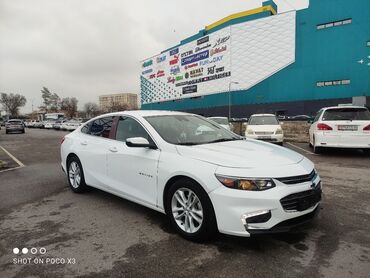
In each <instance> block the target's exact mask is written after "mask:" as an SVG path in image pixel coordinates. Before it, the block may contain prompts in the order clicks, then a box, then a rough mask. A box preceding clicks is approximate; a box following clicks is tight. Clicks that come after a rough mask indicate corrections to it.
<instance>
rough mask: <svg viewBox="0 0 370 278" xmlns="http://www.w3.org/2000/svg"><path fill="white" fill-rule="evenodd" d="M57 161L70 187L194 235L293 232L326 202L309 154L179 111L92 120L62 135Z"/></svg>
mask: <svg viewBox="0 0 370 278" xmlns="http://www.w3.org/2000/svg"><path fill="white" fill-rule="evenodd" d="M61 165H62V169H63V171H64V172H65V173H66V175H67V180H68V183H69V186H70V188H71V189H72V191H74V192H76V193H81V192H84V191H86V190H87V189H88V188H89V187H95V188H98V189H101V190H104V191H107V192H110V193H112V194H115V195H118V196H120V197H123V198H125V199H128V200H131V201H133V202H136V203H139V204H141V205H144V206H147V207H149V208H152V209H154V210H157V211H159V212H162V213H165V214H167V216H168V217H169V219H170V221H171V223H172V225H173V226H174V228H175V229H176V230H177V231H178V233H180V234H181V235H182V236H183V237H185V238H187V239H190V240H196V241H200V240H205V239H207V238H210V237H211V236H212V235H214V234H215V233H216V232H217V231H219V232H221V233H225V234H231V235H237V236H244V237H249V236H251V235H254V234H261V233H273V232H284V231H288V230H289V229H290V228H292V227H294V226H296V225H299V224H301V223H304V222H306V221H308V220H310V219H311V218H313V217H314V215H315V214H316V212H317V210H318V206H319V203H320V200H321V182H320V177H319V175H318V173H317V172H316V170H315V169H314V165H313V163H312V162H311V161H310V160H308V159H307V158H305V157H304V156H302V155H300V154H298V153H296V152H294V151H291V150H289V149H286V148H283V147H280V146H276V145H273V144H270V143H266V142H261V141H257V140H253V139H244V138H242V137H240V136H238V135H236V134H234V133H232V132H230V131H228V130H226V129H224V128H222V127H221V126H219V125H218V124H217V123H215V122H213V121H210V120H208V119H206V118H203V117H201V116H198V115H193V114H188V113H181V112H169V111H126V112H117V113H111V114H105V115H102V116H99V117H97V118H94V119H91V120H90V121H88V122H86V123H85V124H83V125H82V126H80V127H78V128H77V129H76V130H75V131H74V132H72V133H70V134H68V135H66V136H65V137H64V138H63V139H62V142H61Z"/></svg>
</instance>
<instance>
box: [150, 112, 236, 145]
mask: <svg viewBox="0 0 370 278" xmlns="http://www.w3.org/2000/svg"><path fill="white" fill-rule="evenodd" d="M145 119H146V120H147V121H148V122H149V124H150V125H151V126H152V127H153V128H154V129H155V130H156V131H157V132H158V133H159V135H160V136H161V137H162V138H163V139H164V140H165V141H166V142H168V143H171V144H177V145H197V144H209V143H217V142H222V141H232V140H240V138H239V137H238V136H237V135H234V134H233V133H231V132H228V131H227V130H226V129H224V128H222V127H220V126H218V125H216V124H215V123H214V122H213V121H210V120H207V119H205V118H203V117H201V116H196V115H163V116H148V117H145Z"/></svg>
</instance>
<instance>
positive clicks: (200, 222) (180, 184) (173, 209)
mask: <svg viewBox="0 0 370 278" xmlns="http://www.w3.org/2000/svg"><path fill="white" fill-rule="evenodd" d="M166 213H167V215H168V217H169V218H170V221H171V223H172V225H173V227H174V228H175V229H176V230H177V232H178V233H179V234H180V235H181V236H183V237H184V238H186V239H189V240H193V241H205V240H206V239H211V238H212V237H213V236H214V235H215V233H216V231H217V224H216V218H215V213H214V210H213V206H212V203H211V201H210V199H209V197H208V195H207V193H206V192H205V191H204V190H203V189H202V188H201V186H200V185H199V184H197V183H196V182H194V181H192V180H190V179H180V180H178V181H176V182H175V183H174V184H173V185H172V186H171V187H170V189H169V191H168V194H167V198H166Z"/></svg>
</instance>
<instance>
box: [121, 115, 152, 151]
mask: <svg viewBox="0 0 370 278" xmlns="http://www.w3.org/2000/svg"><path fill="white" fill-rule="evenodd" d="M132 137H143V138H145V139H147V140H148V141H149V143H151V144H154V142H153V140H152V138H151V137H150V136H149V134H148V133H147V132H146V130H145V129H144V128H143V127H142V125H141V124H139V123H138V122H137V121H136V120H134V119H132V118H129V117H120V119H119V120H118V124H117V132H116V140H118V141H122V142H126V139H127V138H132Z"/></svg>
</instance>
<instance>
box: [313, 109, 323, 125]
mask: <svg viewBox="0 0 370 278" xmlns="http://www.w3.org/2000/svg"><path fill="white" fill-rule="evenodd" d="M321 113H322V110H320V111H319V112H317V114H316V117H315V119H314V120H313V122H317V121H318V120H319V118H320V116H321Z"/></svg>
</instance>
